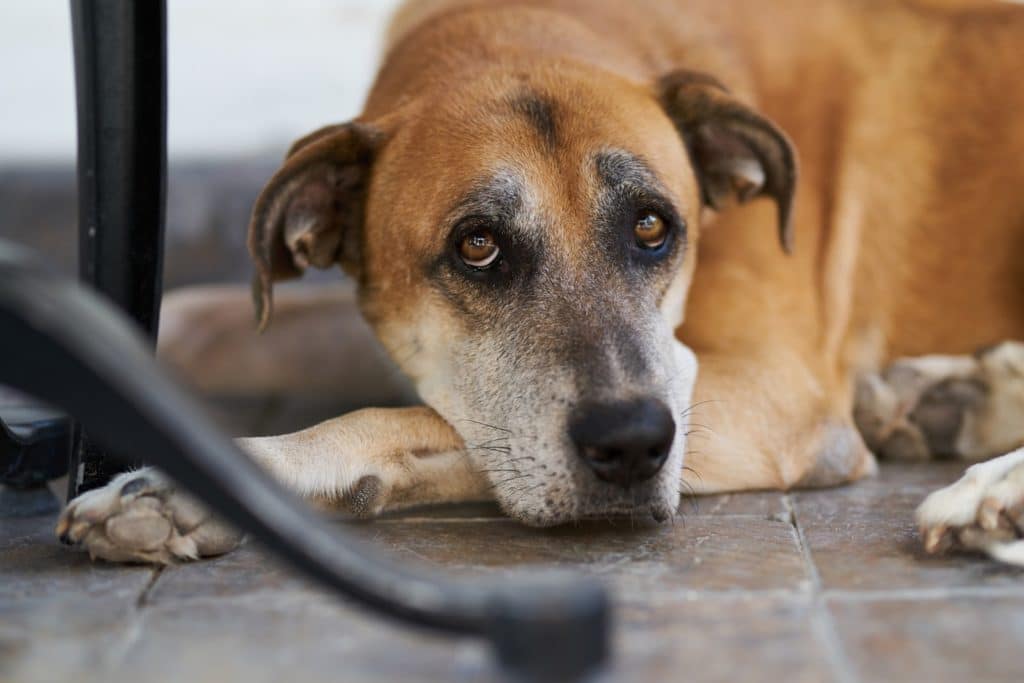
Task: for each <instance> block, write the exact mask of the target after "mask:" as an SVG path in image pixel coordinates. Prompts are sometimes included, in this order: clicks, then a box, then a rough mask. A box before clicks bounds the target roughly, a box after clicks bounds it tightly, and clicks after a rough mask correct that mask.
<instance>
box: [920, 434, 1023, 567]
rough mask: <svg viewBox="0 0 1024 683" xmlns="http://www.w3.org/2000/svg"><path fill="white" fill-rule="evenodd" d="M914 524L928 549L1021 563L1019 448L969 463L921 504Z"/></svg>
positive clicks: (1021, 457)
mask: <svg viewBox="0 0 1024 683" xmlns="http://www.w3.org/2000/svg"><path fill="white" fill-rule="evenodd" d="M917 523H918V527H919V528H920V530H921V535H922V538H923V539H924V547H925V550H926V551H927V552H929V553H938V552H943V551H946V550H949V549H953V548H960V549H966V550H978V551H982V552H986V553H988V554H989V555H991V556H992V557H994V558H996V559H999V560H1001V561H1003V562H1009V563H1013V564H1020V565H1024V541H1022V540H1021V539H1022V538H1024V450H1020V451H1015V452H1014V453H1011V454H1009V455H1006V456H1003V457H1002V458H997V459H995V460H992V461H989V462H985V463H981V464H979V465H974V466H973V467H970V468H968V470H967V473H966V474H964V476H963V477H961V478H960V480H958V481H957V482H956V483H954V484H952V485H950V486H947V487H946V488H943V489H940V490H938V491H935V492H934V493H932V494H931V495H929V496H928V497H927V498H926V499H925V500H924V502H923V503H921V505H920V507H918V509H917Z"/></svg>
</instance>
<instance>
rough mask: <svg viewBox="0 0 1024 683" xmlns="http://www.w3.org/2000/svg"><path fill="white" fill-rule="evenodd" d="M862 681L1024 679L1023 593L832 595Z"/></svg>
mask: <svg viewBox="0 0 1024 683" xmlns="http://www.w3.org/2000/svg"><path fill="white" fill-rule="evenodd" d="M829 606H830V609H831V611H832V613H833V615H834V619H835V623H836V626H837V629H838V631H839V634H840V637H841V639H842V641H843V644H844V646H845V649H846V652H847V657H848V659H849V660H850V662H851V664H852V665H853V667H854V669H855V670H856V671H857V673H859V674H860V677H861V679H862V680H865V681H930V682H936V683H938V682H941V681H950V682H954V681H956V682H960V681H1021V680H1024V657H1021V651H1022V650H1024V597H1022V596H1015V597H1009V596H996V595H969V596H959V597H946V598H941V599H937V600H912V599H905V600H885V601H866V602H865V601H857V600H854V601H850V600H833V601H830V604H829Z"/></svg>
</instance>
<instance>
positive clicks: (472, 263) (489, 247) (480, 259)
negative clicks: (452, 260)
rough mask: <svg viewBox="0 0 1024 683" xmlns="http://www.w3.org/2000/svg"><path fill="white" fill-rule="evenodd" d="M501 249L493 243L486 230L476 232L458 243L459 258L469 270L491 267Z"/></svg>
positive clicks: (492, 236)
mask: <svg viewBox="0 0 1024 683" xmlns="http://www.w3.org/2000/svg"><path fill="white" fill-rule="evenodd" d="M500 255H501V249H500V248H499V247H498V245H497V244H496V243H495V241H494V235H492V234H491V233H490V232H489V231H487V230H477V231H475V232H471V233H470V234H468V235H466V236H465V237H463V238H462V242H461V243H459V256H460V257H461V258H462V261H463V263H465V264H466V265H467V266H469V267H471V268H479V269H483V268H487V267H489V266H491V265H493V264H494V263H495V262H496V261H497V260H498V256H500Z"/></svg>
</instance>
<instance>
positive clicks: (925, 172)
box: [361, 0, 1024, 490]
mask: <svg viewBox="0 0 1024 683" xmlns="http://www.w3.org/2000/svg"><path fill="white" fill-rule="evenodd" d="M1021 44H1024V10H1022V9H1021V8H1019V7H1013V6H1009V5H1005V4H996V3H982V2H964V3H956V2H941V3H938V2H889V1H887V0H877V1H873V0H864V1H862V2H840V1H838V0H825V1H822V2H815V3H788V4H779V5H775V6H772V7H771V8H770V9H768V8H766V7H765V6H764V5H763V3H759V2H754V1H753V0H749V1H747V0H736V1H733V2H719V1H716V0H688V1H685V2H684V1H681V0H680V1H677V2H671V1H658V0H644V1H642V2H634V3H615V2H606V3H594V2H578V1H575V2H574V1H572V0H533V1H519V2H516V1H508V2H474V1H472V0H451V1H449V2H432V3H417V2H413V3H410V4H409V5H407V6H406V7H405V8H404V9H403V11H402V12H401V13H400V15H399V17H398V18H397V19H396V21H395V24H394V25H393V27H392V32H391V47H390V50H389V53H388V55H387V58H386V60H385V63H384V66H383V68H382V70H381V72H380V75H379V77H378V80H377V84H376V86H375V87H374V89H373V91H372V93H371V95H370V97H369V100H368V103H367V106H366V111H365V113H364V115H363V117H361V120H363V121H369V122H373V121H377V120H387V121H389V122H391V125H395V126H396V127H395V129H394V130H395V132H394V133H393V137H391V138H390V139H389V141H388V143H387V145H386V146H385V147H384V150H383V152H382V159H381V160H380V161H378V166H377V168H381V169H386V170H382V171H378V172H376V173H375V175H374V178H373V184H374V192H373V193H372V194H371V203H370V204H369V205H368V206H367V212H366V222H365V225H366V228H365V233H364V234H367V235H372V239H370V240H368V242H367V244H366V252H365V254H364V263H365V267H366V268H367V269H368V270H370V271H372V272H373V273H374V278H373V279H374V282H375V283H380V284H379V286H378V287H376V289H377V290H378V291H381V292H390V293H391V294H392V296H391V297H389V298H385V297H375V296H373V294H372V293H371V294H369V295H367V296H366V297H365V304H366V312H367V314H368V316H369V317H370V319H371V320H373V319H375V318H380V317H382V314H381V313H380V311H387V316H386V317H388V318H393V319H401V318H403V317H404V315H403V313H401V311H402V309H403V308H405V307H408V306H411V305H419V301H418V297H417V296H410V292H411V291H417V290H419V289H420V288H422V287H423V285H422V283H420V282H418V281H417V278H416V276H415V274H414V273H415V271H416V268H415V267H412V268H409V267H407V265H408V264H415V263H417V261H418V260H419V259H420V258H421V257H422V254H424V253H425V252H427V251H429V250H430V249H431V248H432V247H433V244H432V243H433V242H434V241H435V240H437V239H439V235H438V234H437V232H436V231H435V230H434V229H433V227H434V226H435V225H438V224H440V223H442V222H443V220H444V216H442V215H441V214H440V213H432V212H433V211H440V210H441V209H442V208H444V207H445V206H446V203H445V202H444V201H442V199H443V198H445V197H447V196H449V195H450V194H451V193H452V192H453V191H454V190H456V189H459V188H465V187H467V186H469V185H471V184H472V183H473V182H474V180H475V177H476V174H477V173H478V172H479V170H480V169H481V168H483V167H485V166H486V165H487V164H488V163H490V162H491V161H493V160H494V159H496V158H502V157H503V156H507V155H509V154H515V155H517V156H518V157H519V160H520V161H523V162H524V163H525V165H526V167H527V168H529V169H531V171H532V172H533V173H534V174H535V176H536V177H540V178H543V183H544V186H545V187H546V188H548V189H549V190H550V192H551V193H552V197H554V198H557V197H559V196H564V195H565V194H567V192H571V191H572V190H573V189H574V187H576V186H577V183H576V182H574V181H573V180H572V179H573V178H574V177H575V173H576V171H575V169H577V168H579V167H580V165H581V163H582V155H584V154H585V153H586V152H588V151H589V150H590V148H591V146H592V145H593V144H595V143H601V144H608V143H609V142H616V143H618V144H620V145H621V146H622V147H624V148H626V149H632V150H636V151H638V152H639V153H641V154H642V155H643V156H644V157H645V158H647V159H649V160H650V161H651V162H652V165H653V166H654V167H655V169H656V170H657V171H659V173H660V174H661V177H662V178H663V179H664V181H665V182H666V184H667V185H668V186H669V187H670V188H671V189H672V190H674V191H675V192H676V193H677V195H676V196H677V198H678V199H679V201H680V202H681V203H683V204H684V205H685V206H686V207H688V210H689V211H690V212H691V214H690V215H689V216H688V217H689V218H690V220H689V223H690V226H691V228H690V229H691V233H690V241H691V244H692V245H694V246H696V243H697V242H698V240H699V242H700V248H699V267H697V268H696V276H695V278H694V281H693V287H692V291H691V293H690V296H689V303H688V307H687V320H686V324H685V325H684V326H682V327H681V328H680V330H679V337H680V339H682V340H683V341H684V342H686V343H687V344H688V345H690V346H691V347H692V348H693V349H694V350H695V351H696V352H697V353H698V356H699V358H700V360H701V373H700V379H699V382H698V386H697V390H696V391H697V396H696V398H695V404H700V408H699V413H698V416H699V417H700V420H699V421H701V422H704V423H707V424H709V425H710V427H711V428H712V429H713V434H711V435H710V438H709V440H708V443H704V444H702V445H701V448H700V450H699V451H698V452H695V453H693V454H692V455H691V456H690V459H689V461H688V462H689V465H690V467H692V468H693V469H694V470H696V472H698V473H699V476H698V477H695V478H693V480H692V481H690V482H689V483H690V484H691V485H692V486H694V487H695V488H698V489H702V490H723V489H737V488H752V487H788V486H792V485H795V484H832V483H838V482H840V481H843V480H847V479H852V478H856V477H858V476H861V475H863V474H865V473H868V472H870V471H872V468H873V462H872V461H871V458H870V455H869V454H868V453H867V451H866V449H865V448H864V446H863V443H862V442H861V440H860V439H859V437H857V435H856V433H855V431H854V430H853V425H852V419H851V401H852V393H853V392H852V382H853V379H854V377H855V376H856V375H857V374H858V373H859V372H860V371H862V370H865V369H871V368H877V367H880V366H881V365H882V364H884V363H885V362H886V361H887V360H889V359H891V358H893V357H896V356H902V355H916V354H921V353H925V352H928V353H934V352H941V353H963V352H967V351H970V350H972V349H973V348H975V347H977V346H979V345H981V344H989V343H994V342H997V341H1000V340H1002V339H1007V338H1013V337H1021V336H1024V306H1022V305H1021V297H1020V294H1021V288H1022V287H1024V259H1021V258H1020V253H1021V247H1022V246H1024V209H1022V204H1021V201H1020V199H1019V192H1018V190H1017V188H1019V187H1021V186H1022V184H1024V166H1022V165H1021V164H1020V163H1019V159H1020V158H1021V155H1022V153H1024V123H1022V120H1021V119H1020V117H1019V116H1018V115H1017V112H1019V111H1020V109H1021V106H1022V105H1024V91H1022V90H1021V89H1020V88H1019V87H1015V80H1016V78H1017V75H1018V74H1017V73H1016V67H1017V65H1018V62H1019V60H1017V59H1016V58H1015V55H1017V54H1018V51H1019V47H1020V45H1021ZM678 69H686V70H688V71H689V72H696V73H701V74H707V75H708V76H709V77H711V78H713V79H715V80H716V81H719V82H721V83H722V84H724V85H725V86H726V87H727V88H728V89H729V90H730V91H731V92H733V93H735V94H736V95H737V96H738V97H739V98H740V99H741V100H742V101H745V102H746V103H747V104H750V105H752V106H753V107H754V108H755V109H756V110H757V111H759V112H761V113H762V114H764V115H766V116H768V117H769V118H770V119H772V120H773V121H775V122H776V123H777V124H779V125H780V126H781V128H782V129H783V130H785V131H787V132H788V134H789V135H790V136H791V137H792V139H793V140H794V142H795V146H796V148H797V150H798V151H799V157H800V162H801V167H802V175H801V180H800V185H799V191H798V192H797V198H798V199H797V203H796V206H795V210H794V237H795V244H796V247H795V253H794V254H793V255H790V256H787V255H785V254H783V253H782V252H780V251H779V250H778V248H777V247H776V246H775V245H774V244H773V243H772V237H771V232H772V230H771V229H770V227H769V224H770V223H772V222H773V221H774V220H775V216H774V215H773V213H772V211H771V209H770V207H769V206H766V205H765V204H764V203H763V202H755V203H753V204H751V205H749V206H747V207H743V208H733V209H729V210H725V211H722V212H721V213H720V214H718V215H715V216H708V217H707V220H705V221H701V219H700V218H699V217H698V215H697V213H696V212H697V211H698V210H699V207H698V201H697V198H696V192H697V187H696V181H695V178H694V177H693V175H692V171H691V169H690V168H689V165H688V164H687V163H685V162H684V161H683V158H682V157H681V156H680V152H681V151H682V150H681V149H680V147H679V146H678V145H673V144H672V142H671V139H670V138H669V136H668V134H667V131H666V126H665V121H664V120H663V119H662V118H661V117H660V116H659V115H658V112H657V110H656V109H654V108H653V107H651V106H649V97H650V92H651V90H650V89H651V88H652V87H653V84H655V83H657V82H658V80H659V79H661V78H663V77H664V76H665V75H666V74H669V73H672V72H673V71H676V70H678ZM517 81H521V82H523V84H524V86H525V85H526V84H528V85H529V88H531V89H533V90H539V91H540V92H541V94H542V95H543V96H544V97H546V98H549V99H550V101H552V102H554V105H553V107H552V111H551V112H548V114H549V115H550V116H552V117H553V119H554V122H553V123H552V127H551V130H550V131H549V133H550V134H551V135H552V136H553V135H554V133H555V130H557V133H558V138H559V139H558V145H559V146H558V153H557V158H555V159H552V158H550V157H551V154H549V153H545V151H544V146H551V144H552V143H553V141H552V140H551V139H548V140H547V141H546V142H544V143H543V144H542V145H538V144H537V140H536V137H537V136H536V121H534V122H533V127H532V128H531V123H530V121H529V117H526V119H525V120H524V121H523V122H522V125H520V126H519V127H516V126H515V125H512V126H511V127H510V125H509V122H508V121H507V120H505V119H504V118H503V115H502V112H498V111H495V110H494V108H493V106H492V102H493V96H494V93H495V92H498V91H501V90H502V89H505V88H508V87H510V84H514V83H515V82H517ZM567 83H569V84H572V85H574V86H575V87H576V88H578V89H579V90H578V91H574V90H573V89H572V88H567V87H566V85H567ZM562 101H570V102H574V106H575V108H574V109H573V115H572V117H571V118H568V119H564V120H560V119H558V118H557V117H558V111H559V109H560V107H559V104H558V103H559V102H562ZM580 101H585V102H586V103H587V105H588V107H589V109H586V110H584V112H583V113H582V115H581V112H580V109H579V106H578V104H579V102H580ZM534 113H537V112H534ZM396 120H398V121H400V123H399V124H394V122H395V121H396ZM453 140H454V141H457V143H458V144H457V145H455V144H452V142H453ZM535 157H536V158H537V161H536V162H533V161H531V159H533V158H535ZM384 159H387V160H388V161H389V162H390V163H384ZM566 179H570V180H569V182H568V184H567V182H566ZM374 198H376V201H374ZM553 203H555V204H557V203H558V202H557V199H555V201H554V202H553ZM557 222H558V224H559V225H565V226H567V232H566V233H565V236H564V237H565V240H566V241H567V242H569V243H570V249H571V248H572V245H571V243H572V242H573V241H575V240H579V239H583V234H584V233H583V231H585V229H586V227H587V223H586V221H585V220H582V217H581V216H577V215H574V214H573V213H572V206H571V204H570V205H569V206H568V207H566V213H565V214H564V215H563V216H560V217H559V220H558V221H557ZM702 223H703V225H701V224H702ZM758 224H765V225H764V227H759V225H758ZM698 225H701V229H700V234H699V235H698V234H697V226H698ZM575 253H582V252H581V251H577V252H575ZM395 264H402V266H403V267H400V268H396V267H394V266H395ZM364 279H365V278H364ZM396 279H398V280H400V281H401V282H394V280H396ZM396 311H399V312H397V313H396ZM410 314H411V312H410ZM452 324H456V323H455V322H454V321H453V322H452ZM384 336H385V343H386V344H387V332H386V331H385V333H384ZM822 459H825V460H827V462H824V463H822V462H821V460H822ZM822 473H825V474H822Z"/></svg>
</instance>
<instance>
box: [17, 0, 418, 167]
mask: <svg viewBox="0 0 1024 683" xmlns="http://www.w3.org/2000/svg"><path fill="white" fill-rule="evenodd" d="M397 4H398V2H397V0H285V1H282V0H169V2H168V3H167V5H168V42H169V55H170V58H169V74H168V78H169V114H170V124H169V145H170V155H171V158H172V160H175V159H178V160H180V159H196V158H209V157H226V156H239V155H255V154H260V153H263V154H271V153H272V154H279V153H280V152H281V151H282V150H283V149H284V147H285V146H286V144H287V143H288V141H289V140H291V139H292V138H295V137H297V136H298V135H300V134H302V133H303V132H306V131H309V130H311V129H313V128H316V127H318V126H321V125H323V124H325V123H328V122H335V121H340V120H344V119H346V118H349V117H351V116H353V115H355V114H356V113H358V112H359V109H360V106H361V104H362V100H363V97H364V96H365V94H366V91H367V89H368V87H369V85H370V80H371V78H372V76H373V73H374V70H375V68H376V65H377V60H378V57H379V52H380V49H381V37H382V35H383V33H384V28H385V26H386V23H387V20H388V18H389V16H390V14H391V12H392V11H393V10H394V8H395V6H396V5H397ZM69 14H70V12H69V2H68V0H30V1H27V2H22V1H16V0H4V1H3V2H0V167H3V166H9V165H12V164H22V163H25V162H59V161H70V160H71V159H72V158H73V155H74V150H75V127H74V125H75V124H74V80H73V75H72V59H71V27H70V17H69Z"/></svg>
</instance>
